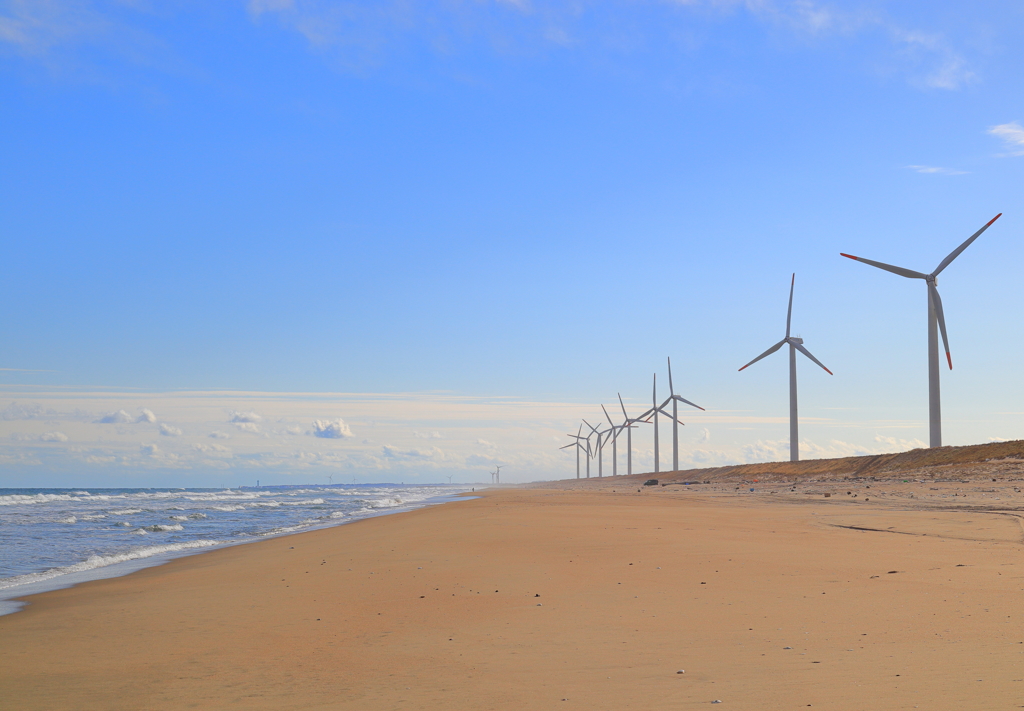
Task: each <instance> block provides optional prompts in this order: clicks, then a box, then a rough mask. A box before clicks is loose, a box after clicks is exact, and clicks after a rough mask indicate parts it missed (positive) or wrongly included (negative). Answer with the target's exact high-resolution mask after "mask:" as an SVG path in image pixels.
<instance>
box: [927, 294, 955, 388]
mask: <svg viewBox="0 0 1024 711" xmlns="http://www.w3.org/2000/svg"><path fill="white" fill-rule="evenodd" d="M928 297H929V298H930V299H931V300H932V307H933V308H934V309H935V320H936V321H938V322H939V333H941V334H942V346H943V348H945V349H946V362H947V363H949V369H950V370H953V358H952V356H950V355H949V339H948V338H946V317H945V316H944V315H943V313H942V299H941V298H939V290H938V289H936V288H935V285H934V284H932V283H931V282H929V283H928Z"/></svg>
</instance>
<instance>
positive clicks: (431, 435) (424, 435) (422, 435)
mask: <svg viewBox="0 0 1024 711" xmlns="http://www.w3.org/2000/svg"><path fill="white" fill-rule="evenodd" d="M412 434H413V437H416V438H417V439H444V437H442V436H441V433H440V432H437V431H436V430H435V431H434V432H413V433H412Z"/></svg>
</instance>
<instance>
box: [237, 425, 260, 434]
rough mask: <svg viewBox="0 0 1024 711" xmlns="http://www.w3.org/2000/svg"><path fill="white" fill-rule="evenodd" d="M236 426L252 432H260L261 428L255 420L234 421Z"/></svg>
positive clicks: (243, 430)
mask: <svg viewBox="0 0 1024 711" xmlns="http://www.w3.org/2000/svg"><path fill="white" fill-rule="evenodd" d="M232 424H234V426H235V427H237V428H238V429H240V430H241V431H242V432H250V433H252V434H259V433H260V428H259V425H257V424H256V423H255V422H233V423H232Z"/></svg>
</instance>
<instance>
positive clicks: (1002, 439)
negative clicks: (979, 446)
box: [988, 437, 1010, 442]
mask: <svg viewBox="0 0 1024 711" xmlns="http://www.w3.org/2000/svg"><path fill="white" fill-rule="evenodd" d="M988 441H989V442H1009V441H1010V440H1008V439H1004V438H1002V437H989V438H988Z"/></svg>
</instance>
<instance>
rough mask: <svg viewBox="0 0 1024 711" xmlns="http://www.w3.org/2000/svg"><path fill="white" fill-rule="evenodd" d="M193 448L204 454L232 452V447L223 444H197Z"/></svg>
mask: <svg viewBox="0 0 1024 711" xmlns="http://www.w3.org/2000/svg"><path fill="white" fill-rule="evenodd" d="M193 449H195V450H196V451H197V452H203V453H204V454H230V453H231V449H230V448H228V447H225V446H224V445H222V444H202V443H199V444H195V445H193Z"/></svg>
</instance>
